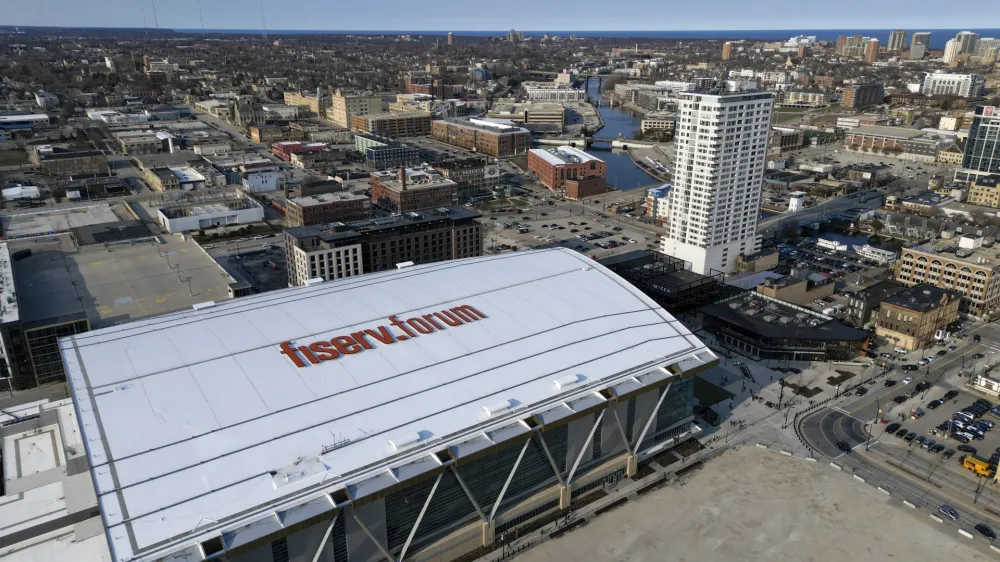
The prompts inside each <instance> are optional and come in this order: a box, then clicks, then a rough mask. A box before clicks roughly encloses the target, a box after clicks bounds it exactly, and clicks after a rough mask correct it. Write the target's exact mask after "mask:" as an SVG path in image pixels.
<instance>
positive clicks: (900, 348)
mask: <svg viewBox="0 0 1000 562" xmlns="http://www.w3.org/2000/svg"><path fill="white" fill-rule="evenodd" d="M893 351H895V352H896V353H906V350H905V349H903V348H902V347H897V348H896V349H894V350H893Z"/></svg>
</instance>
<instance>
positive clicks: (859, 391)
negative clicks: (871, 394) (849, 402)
mask: <svg viewBox="0 0 1000 562" xmlns="http://www.w3.org/2000/svg"><path fill="white" fill-rule="evenodd" d="M865 394H868V389H867V388H865V387H863V386H859V387H858V389H857V390H855V391H854V395H855V396H864V395H865Z"/></svg>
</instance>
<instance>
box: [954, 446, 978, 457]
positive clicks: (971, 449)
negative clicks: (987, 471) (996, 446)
mask: <svg viewBox="0 0 1000 562" xmlns="http://www.w3.org/2000/svg"><path fill="white" fill-rule="evenodd" d="M955 448H956V449H958V450H959V451H962V452H963V453H970V454H973V455H974V454H976V448H975V447H973V446H972V445H959V446H958V447H955Z"/></svg>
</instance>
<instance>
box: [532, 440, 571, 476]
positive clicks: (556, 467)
mask: <svg viewBox="0 0 1000 562" xmlns="http://www.w3.org/2000/svg"><path fill="white" fill-rule="evenodd" d="M542 433H543V432H541V431H539V432H538V433H536V435H538V442H539V443H541V445H542V450H543V451H545V458H547V459H549V464H550V465H551V466H552V472H554V473H555V475H556V480H558V481H559V485H560V486H565V485H566V481H565V480H563V477H562V472H561V471H560V470H559V463H557V462H556V459H555V457H553V456H552V451H550V450H549V446H548V445H546V444H545V436H544V435H542Z"/></svg>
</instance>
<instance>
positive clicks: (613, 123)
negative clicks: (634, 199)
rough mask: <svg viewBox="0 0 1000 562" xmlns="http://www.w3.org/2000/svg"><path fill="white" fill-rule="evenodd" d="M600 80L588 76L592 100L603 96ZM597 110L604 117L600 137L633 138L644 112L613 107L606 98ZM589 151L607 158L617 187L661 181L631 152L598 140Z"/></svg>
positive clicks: (610, 173)
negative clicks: (631, 156)
mask: <svg viewBox="0 0 1000 562" xmlns="http://www.w3.org/2000/svg"><path fill="white" fill-rule="evenodd" d="M598 82H599V80H598V79H597V78H588V79H587V83H586V85H585V87H586V89H587V95H588V96H590V99H592V100H599V99H601V91H600V86H599V85H598ZM597 112H598V113H600V114H601V119H603V120H604V128H603V129H601V130H600V131H598V133H597V135H596V136H599V137H604V138H609V137H617V136H618V134H619V133H620V134H621V135H622V136H623V137H624V138H626V139H631V138H632V135H634V134H635V133H636V132H637V131H639V128H640V126H641V125H642V116H641V115H639V114H637V113H635V112H633V111H630V110H628V109H622V108H621V107H609V106H608V103H607V100H603V101H602V103H601V106H600V107H598V108H597ZM587 152H588V153H590V154H592V155H594V156H596V157H598V158H600V159H601V160H604V162H605V163H606V164H607V181H608V183H609V184H611V185H613V186H614V187H615V189H619V190H629V189H635V188H637V187H640V186H648V185H651V184H655V183H657V180H656V178H654V177H652V176H650V175H649V174H647V173H646V172H643V171H642V170H640V169H639V168H638V167H637V166H636V165H635V163H633V162H632V159H631V158H629V155H628V152H625V151H624V150H614V151H612V150H610V149H609V148H602V146H601V144H598V145H597V146H595V147H591V148H589V149H588V150H587Z"/></svg>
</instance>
